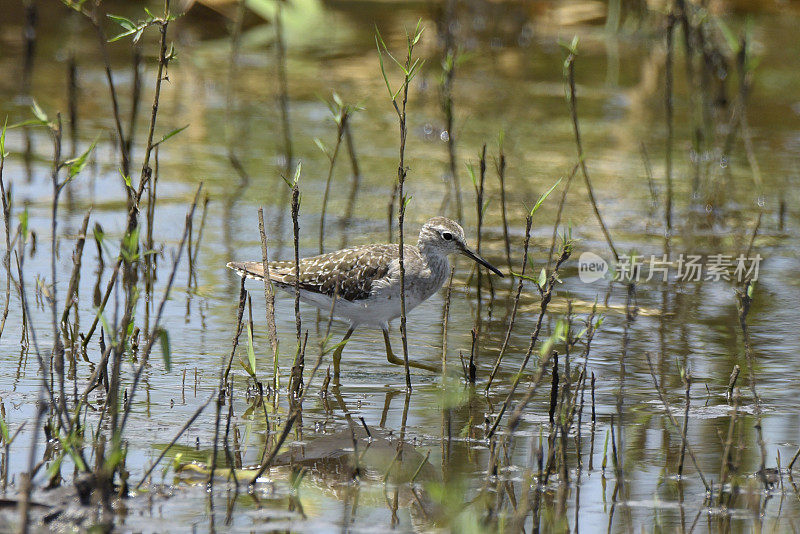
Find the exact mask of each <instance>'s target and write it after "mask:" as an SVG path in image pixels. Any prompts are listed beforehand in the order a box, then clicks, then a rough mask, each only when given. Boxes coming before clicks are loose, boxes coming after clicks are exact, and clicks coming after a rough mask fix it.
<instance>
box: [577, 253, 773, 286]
mask: <svg viewBox="0 0 800 534" xmlns="http://www.w3.org/2000/svg"><path fill="white" fill-rule="evenodd" d="M762 259H763V258H762V257H761V255H760V254H756V255H755V256H745V255H744V254H740V255H738V256H732V255H726V254H710V255H708V256H701V255H699V254H679V255H678V256H676V257H675V258H674V259H672V260H670V259H669V258H668V256H667V255H666V254H663V255H661V256H656V255H650V257H649V258H648V257H646V256H637V255H620V257H619V261H618V262H617V264H616V267H615V269H614V270H613V280H614V281H617V282H649V281H651V280H655V281H657V282H666V281H668V280H670V279H672V280H675V281H677V282H700V281H710V282H720V281H725V282H732V281H733V282H737V283H742V282H744V281H745V280H751V281H756V280H758V273H759V268H760V266H761V261H762ZM609 270H610V269H609V265H608V263H607V262H606V261H605V260H604V259H603V258H601V257H600V256H598V255H597V254H594V253H593V252H584V253H583V254H581V257H580V259H579V260H578V277H579V278H580V280H581V281H582V282H584V283H587V284H590V283H592V282H595V281H597V280H600V279H602V278H605V274H606V273H607V272H609Z"/></svg>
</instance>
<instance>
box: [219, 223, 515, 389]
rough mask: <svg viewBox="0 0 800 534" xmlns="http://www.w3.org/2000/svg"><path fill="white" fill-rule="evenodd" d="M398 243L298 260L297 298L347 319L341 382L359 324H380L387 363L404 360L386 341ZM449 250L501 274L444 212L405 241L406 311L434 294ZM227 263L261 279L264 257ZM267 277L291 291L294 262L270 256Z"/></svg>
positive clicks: (394, 314)
mask: <svg viewBox="0 0 800 534" xmlns="http://www.w3.org/2000/svg"><path fill="white" fill-rule="evenodd" d="M399 252H400V250H399V247H398V245H385V244H372V245H360V246H355V247H350V248H345V249H342V250H337V251H335V252H329V253H327V254H321V255H319V256H312V257H309V258H303V259H301V260H300V262H299V271H300V273H299V286H300V299H301V300H302V301H304V302H306V303H308V304H312V305H314V306H316V307H317V308H319V309H321V310H324V311H331V310H333V315H334V317H339V318H342V319H347V320H348V321H349V322H350V328H349V329H348V330H347V333H346V334H345V336H344V339H343V340H342V343H340V344H339V346H338V347H337V348H336V350H335V351H334V353H333V371H334V380H335V382H337V383H338V381H339V363H340V362H341V358H342V350H343V348H344V344H345V343H346V342H347V340H348V339H349V338H350V336H351V335H352V334H353V331H354V330H355V329H356V328H357V327H359V326H368V327H373V328H380V329H381V330H383V340H384V343H385V344H386V357H387V359H388V360H389V363H393V364H396V365H404V361H403V359H402V358H398V357H397V356H395V354H394V352H392V347H391V344H390V343H389V321H391V320H392V319H396V318H398V317H400V261H399ZM450 254H462V255H464V256H466V257H468V258H470V259H472V260H474V261H476V262H478V263H479V264H481V265H483V266H484V267H486V268H487V269H489V270H491V271H492V272H494V273H495V274H497V275H499V276H503V274H502V273H501V272H500V271H499V270H498V269H497V268H495V267H494V266H492V265H491V264H490V263H489V262H487V261H486V260H484V259H483V258H481V257H480V256H478V255H477V254H476V253H474V252H473V251H472V250H470V249H469V247H468V246H467V243H466V239H465V237H464V229H463V228H461V226H460V225H459V224H458V223H457V222H455V221H452V220H450V219H447V218H445V217H434V218H432V219H430V220H429V221H428V222H426V223H425V224H424V225H423V226H422V228H421V229H420V231H419V240H418V241H417V245H416V246H413V245H405V246H404V248H403V265H404V267H405V297H406V312H409V311H411V310H413V309H414V308H415V307H416V306H417V305H419V304H420V303H422V302H423V301H425V300H427V299H428V298H430V297H431V295H433V294H434V293H436V292H437V291H438V290H439V289H440V288H441V287H442V284H444V281H445V279H446V278H447V276H448V274H449V272H450V262H449V261H448V259H447V257H448V256H449V255H450ZM228 267H230V268H231V269H233V270H234V271H236V272H237V274H239V276H243V277H247V278H252V279H254V280H262V281H263V280H264V266H263V263H262V262H256V261H246V262H235V261H234V262H230V263H228ZM268 267H269V278H270V280H271V281H272V282H273V283H274V284H275V285H276V286H278V287H279V288H280V289H282V290H284V291H287V292H289V293H292V294H293V293H294V291H295V281H296V277H297V269H296V266H295V262H294V261H274V262H270V263H269V265H268ZM408 365H409V366H411V367H416V368H419V369H425V370H427V371H433V372H436V371H438V370H439V369H438V368H436V367H434V366H432V365H428V364H424V363H420V362H414V361H409V362H408Z"/></svg>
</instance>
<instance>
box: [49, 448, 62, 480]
mask: <svg viewBox="0 0 800 534" xmlns="http://www.w3.org/2000/svg"><path fill="white" fill-rule="evenodd" d="M64 456H65V454H64V453H63V452H62V453H61V454H59V455H58V456H56V457H55V459H54V460H53V463H51V464H50V465H49V466H48V467H47V478H48V479H51V478H53V477H54V476H55V474H56V473H58V472H59V471H60V470H61V462H62V461H63V460H64Z"/></svg>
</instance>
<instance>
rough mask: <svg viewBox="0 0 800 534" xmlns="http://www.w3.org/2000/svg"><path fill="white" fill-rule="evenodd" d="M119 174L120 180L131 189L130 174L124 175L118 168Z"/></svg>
mask: <svg viewBox="0 0 800 534" xmlns="http://www.w3.org/2000/svg"><path fill="white" fill-rule="evenodd" d="M119 175H120V176H122V180H123V181H124V182H125V186H126V187H127V188H128V189H132V188H133V186H132V185H131V177H130V176H125V175H124V174H123V173H122V169H119Z"/></svg>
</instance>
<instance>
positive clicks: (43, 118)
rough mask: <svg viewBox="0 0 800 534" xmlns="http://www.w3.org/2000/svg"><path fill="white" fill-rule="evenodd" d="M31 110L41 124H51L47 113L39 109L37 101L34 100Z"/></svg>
mask: <svg viewBox="0 0 800 534" xmlns="http://www.w3.org/2000/svg"><path fill="white" fill-rule="evenodd" d="M31 109H32V110H33V115H34V117H36V118H37V119H38V121H39V122H40V123H42V124H47V123H48V122H49V120H48V119H47V113H45V112H44V111H43V110H42V108H40V107H39V104H37V103H36V100H34V101H33V103H32V104H31Z"/></svg>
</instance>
